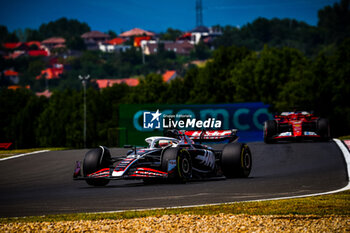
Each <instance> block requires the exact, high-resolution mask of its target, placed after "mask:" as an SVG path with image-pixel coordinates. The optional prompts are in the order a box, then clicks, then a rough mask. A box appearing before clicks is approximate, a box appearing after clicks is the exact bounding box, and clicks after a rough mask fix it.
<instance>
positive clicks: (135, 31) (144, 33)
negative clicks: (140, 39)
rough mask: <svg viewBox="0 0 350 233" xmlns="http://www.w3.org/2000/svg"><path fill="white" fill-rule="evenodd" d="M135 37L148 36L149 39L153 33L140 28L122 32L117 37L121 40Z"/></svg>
mask: <svg viewBox="0 0 350 233" xmlns="http://www.w3.org/2000/svg"><path fill="white" fill-rule="evenodd" d="M135 36H150V37H154V36H155V34H154V33H153V32H149V31H146V30H143V29H140V28H134V29H131V30H129V31H126V32H123V33H122V34H120V35H119V37H122V38H127V39H130V38H131V37H135Z"/></svg>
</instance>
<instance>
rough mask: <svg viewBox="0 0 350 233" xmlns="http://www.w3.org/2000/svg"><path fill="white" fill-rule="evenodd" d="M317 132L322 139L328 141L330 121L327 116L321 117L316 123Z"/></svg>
mask: <svg viewBox="0 0 350 233" xmlns="http://www.w3.org/2000/svg"><path fill="white" fill-rule="evenodd" d="M316 126H317V133H318V135H320V137H321V139H322V140H324V141H328V140H329V139H330V130H329V122H328V120H327V119H325V118H319V119H318V120H317V123H316Z"/></svg>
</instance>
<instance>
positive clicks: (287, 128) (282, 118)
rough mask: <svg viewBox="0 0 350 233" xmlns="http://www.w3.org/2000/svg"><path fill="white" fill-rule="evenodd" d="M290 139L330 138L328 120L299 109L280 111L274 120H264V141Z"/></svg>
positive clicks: (323, 139) (325, 139) (326, 139)
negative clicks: (298, 110) (295, 110)
mask: <svg viewBox="0 0 350 233" xmlns="http://www.w3.org/2000/svg"><path fill="white" fill-rule="evenodd" d="M292 139H296V140H321V141H328V140H329V139H330V130H329V123H328V120H327V119H325V118H320V117H315V116H314V115H313V114H311V113H309V112H306V111H300V112H282V113H281V114H280V115H276V116H275V119H274V120H268V121H265V123H264V141H265V143H273V142H277V141H283V140H292Z"/></svg>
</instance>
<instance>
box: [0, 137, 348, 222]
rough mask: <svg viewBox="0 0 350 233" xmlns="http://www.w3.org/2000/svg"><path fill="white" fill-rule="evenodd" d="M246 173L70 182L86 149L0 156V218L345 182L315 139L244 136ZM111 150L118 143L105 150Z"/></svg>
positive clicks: (330, 148)
mask: <svg viewBox="0 0 350 233" xmlns="http://www.w3.org/2000/svg"><path fill="white" fill-rule="evenodd" d="M248 145H249V146H250V149H251V151H252V156H253V168H252V172H251V174H250V176H249V178H245V179H214V180H206V181H191V182H188V183H186V184H152V185H144V184H143V182H142V181H139V180H122V181H111V182H110V183H109V184H108V186H106V187H91V186H88V185H87V184H86V183H85V181H73V180H72V174H73V168H74V164H75V161H76V160H82V159H83V156H84V154H85V153H86V152H87V150H67V151H52V152H44V153H40V154H33V155H28V156H25V157H21V158H16V159H10V160H6V161H0V217H14V216H18V217H19V216H31V215H48V214H62V213H79V212H99V211H116V210H131V209H144V208H158V207H159V208H161V207H173V206H185V205H199V204H210V203H225V202H234V201H245V200H258V199H265V198H275V197H286V196H296V195H304V194H313V193H320V192H326V191H332V190H336V189H340V188H342V187H344V186H346V185H347V183H348V180H347V168H346V164H345V160H344V157H343V154H342V152H341V151H340V149H339V147H338V146H337V145H336V143H334V142H333V141H330V142H323V143H283V144H272V145H267V144H264V143H261V142H257V143H248ZM111 152H112V156H117V155H120V154H123V153H124V152H125V149H112V150H111Z"/></svg>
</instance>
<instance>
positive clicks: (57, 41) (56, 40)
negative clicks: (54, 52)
mask: <svg viewBox="0 0 350 233" xmlns="http://www.w3.org/2000/svg"><path fill="white" fill-rule="evenodd" d="M41 44H42V45H44V46H45V47H47V48H48V49H50V50H51V49H57V48H65V47H66V39H64V38H63V37H51V38H48V39H46V40H43V41H42V42H41Z"/></svg>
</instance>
